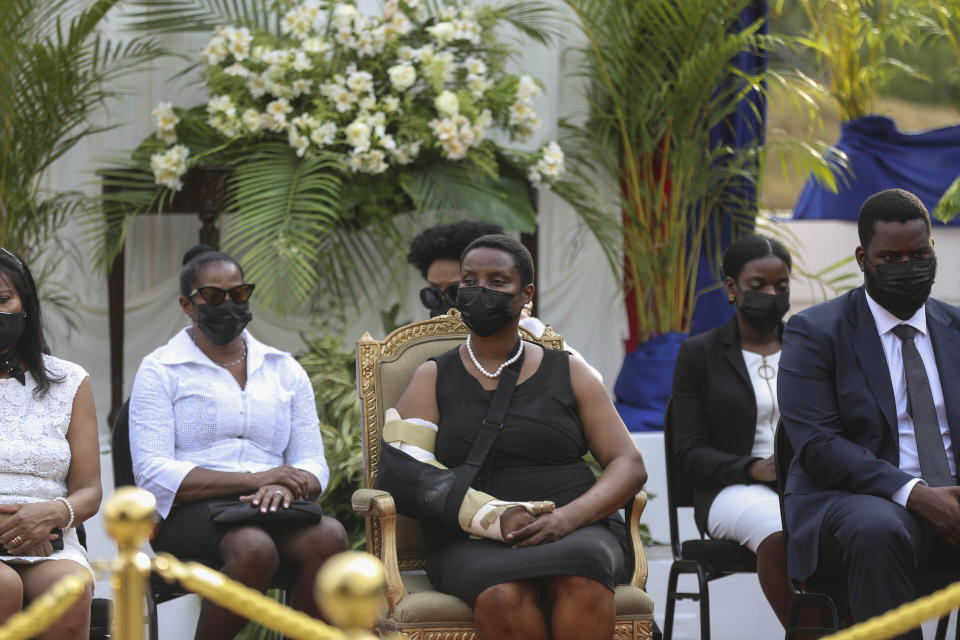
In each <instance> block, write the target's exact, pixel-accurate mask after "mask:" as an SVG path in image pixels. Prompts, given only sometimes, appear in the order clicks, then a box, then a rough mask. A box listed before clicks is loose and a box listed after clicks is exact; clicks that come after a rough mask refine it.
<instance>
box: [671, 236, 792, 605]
mask: <svg viewBox="0 0 960 640" xmlns="http://www.w3.org/2000/svg"><path fill="white" fill-rule="evenodd" d="M791 268H792V262H791V259H790V253H789V252H788V251H787V249H786V248H785V247H784V246H783V245H782V244H781V243H779V242H777V241H776V240H774V239H772V238H766V237H764V236H759V235H752V236H747V237H745V238H742V239H740V240H738V241H736V242H734V243H733V244H732V245H730V248H729V249H727V251H726V252H725V253H724V254H723V273H724V276H725V277H724V281H723V286H724V289H725V290H726V292H727V295H728V296H729V300H730V304H732V305H735V306H736V315H734V317H733V318H731V320H730V321H729V322H727V324H725V325H724V326H722V327H718V328H716V329H713V330H711V331H707V332H706V333H702V334H700V335H697V336H693V337H691V338H688V339H687V340H685V341H684V343H683V344H682V345H681V347H680V353H679V355H678V356H677V364H676V369H675V371H674V378H673V399H672V404H671V406H672V410H673V419H672V428H673V429H674V448H675V451H674V452H673V453H674V455H676V456H677V457H678V458H679V461H680V467H681V469H682V471H683V473H684V474H686V475H687V476H688V477H690V478H692V479H693V481H694V483H695V484H696V487H695V489H694V517H695V519H696V521H697V526H698V527H699V528H700V530H701V531H706V532H707V533H708V534H709V535H710V536H711V537H712V538H718V539H723V540H733V541H734V542H737V543H739V544H741V545H743V546H745V547H747V548H748V549H750V550H751V551H753V552H754V553H756V554H757V576H758V578H759V580H760V586H761V587H762V589H763V592H764V595H766V597H767V600H768V601H769V603H770V606H771V607H772V608H773V610H774V613H776V615H777V617H778V618H779V619H780V621H781V623H785V622H786V615H787V611H788V609H789V607H790V600H791V598H792V593H791V591H790V585H789V582H788V579H787V561H786V550H785V548H784V542H783V534H782V533H781V523H780V505H779V501H778V498H777V493H776V491H774V489H773V488H772V486H773V483H774V482H775V480H776V472H775V466H774V460H773V436H774V432H775V430H776V427H777V423H778V422H779V420H780V412H779V410H778V409H777V365H778V363H779V361H780V336H781V334H782V333H783V322H782V319H783V316H784V314H785V313H786V312H787V309H788V308H789V307H790V270H791Z"/></svg>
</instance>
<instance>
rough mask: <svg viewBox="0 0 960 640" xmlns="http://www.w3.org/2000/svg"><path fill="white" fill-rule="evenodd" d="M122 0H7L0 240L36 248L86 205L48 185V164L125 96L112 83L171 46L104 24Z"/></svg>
mask: <svg viewBox="0 0 960 640" xmlns="http://www.w3.org/2000/svg"><path fill="white" fill-rule="evenodd" d="M119 2H120V0H95V1H93V2H90V3H86V4H85V6H83V7H82V8H78V7H77V4H76V3H74V2H70V0H9V1H5V2H2V3H0V95H3V96H4V97H5V98H8V99H2V100H0V212H2V214H3V215H2V216H0V218H2V223H0V244H3V245H5V246H9V247H16V248H18V249H19V250H21V251H24V252H26V253H28V254H29V252H30V251H31V250H33V249H36V248H38V247H39V246H41V245H42V244H43V243H44V242H45V240H46V236H47V235H49V234H51V233H53V231H55V230H56V229H57V228H58V227H59V226H60V225H61V224H62V222H63V221H64V220H66V219H69V218H71V217H74V216H76V215H79V214H80V213H82V212H83V211H85V210H86V204H84V202H83V201H84V196H83V194H81V193H79V192H70V193H59V194H50V193H46V192H45V191H44V190H43V188H42V186H41V185H42V182H43V176H44V174H45V172H46V171H47V169H48V168H49V167H50V165H51V164H52V163H53V162H55V161H57V160H59V159H60V158H62V157H63V156H64V154H66V153H67V152H68V151H70V150H71V149H73V148H74V147H75V146H76V145H77V143H78V142H80V140H82V139H84V138H85V137H87V136H90V135H92V134H95V133H99V132H101V131H104V130H107V129H110V128H112V127H113V126H117V123H106V122H98V121H97V116H98V115H99V114H100V113H101V109H102V107H103V106H104V104H105V103H106V102H107V101H109V100H110V99H112V98H115V97H116V96H117V95H118V91H117V90H116V89H114V88H111V87H112V83H114V82H115V81H117V80H118V79H120V78H121V77H123V76H124V75H125V74H127V73H129V72H131V71H133V70H135V69H138V68H140V67H141V66H142V65H143V64H144V63H146V62H148V61H150V60H152V59H154V58H156V57H157V56H159V55H162V54H163V53H164V50H163V48H162V47H161V46H160V45H159V44H158V43H157V42H156V41H155V40H153V39H151V38H149V37H138V38H132V39H128V40H127V41H125V42H117V41H112V40H110V39H107V38H105V37H103V36H102V35H100V32H99V29H100V26H101V25H102V23H103V21H104V20H105V19H106V18H107V16H108V14H110V12H111V11H112V10H113V9H114V8H115V7H116V5H118V4H119Z"/></svg>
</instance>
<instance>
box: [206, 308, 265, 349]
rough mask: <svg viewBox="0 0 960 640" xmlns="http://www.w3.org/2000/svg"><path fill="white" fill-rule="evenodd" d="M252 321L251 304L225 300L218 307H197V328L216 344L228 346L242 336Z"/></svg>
mask: <svg viewBox="0 0 960 640" xmlns="http://www.w3.org/2000/svg"><path fill="white" fill-rule="evenodd" d="M251 320H253V314H252V313H251V312H250V303H249V302H243V303H239V302H234V301H233V300H224V301H223V302H221V303H220V304H218V305H216V306H214V305H212V304H198V305H197V328H198V329H200V332H201V333H203V335H205V336H207V338H209V339H210V342H213V343H214V344H219V345H224V344H227V343H228V342H230V341H231V340H233V339H234V338H236V337H237V336H238V335H240V332H241V331H243V328H244V327H245V326H247V324H248V323H249V322H250V321H251Z"/></svg>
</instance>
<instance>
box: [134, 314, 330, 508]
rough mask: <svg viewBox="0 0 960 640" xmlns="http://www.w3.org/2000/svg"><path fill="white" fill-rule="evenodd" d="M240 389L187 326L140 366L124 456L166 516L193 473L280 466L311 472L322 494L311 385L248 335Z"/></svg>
mask: <svg viewBox="0 0 960 640" xmlns="http://www.w3.org/2000/svg"><path fill="white" fill-rule="evenodd" d="M243 339H244V340H245V341H246V344H247V385H246V388H244V389H241V388H240V385H239V384H237V381H236V380H235V379H234V377H233V376H232V375H231V374H230V372H229V371H227V370H226V369H224V368H223V367H221V366H219V365H217V364H215V363H214V362H213V361H211V360H210V359H209V358H208V357H207V356H206V355H204V353H203V352H202V351H200V349H199V348H198V347H197V345H196V344H195V343H194V342H193V339H192V338H191V337H190V334H189V333H187V330H186V329H184V330H182V331H180V333H178V334H177V335H175V336H174V337H173V338H172V339H171V340H170V342H168V343H167V344H165V345H164V346H162V347H160V348H159V349H157V350H156V351H154V352H153V353H151V354H150V355H148V356H147V357H146V358H144V359H143V362H142V363H141V364H140V368H139V369H138V370H137V377H136V379H135V380H134V382H133V392H132V394H131V396H130V453H131V455H132V458H133V474H134V478H135V479H136V482H137V486H139V487H142V488H144V489H147V490H148V491H150V492H151V493H153V495H154V496H156V498H157V511H158V512H159V513H160V515H161V516H162V517H164V518H166V517H167V514H169V513H170V509H171V507H172V506H173V502H174V498H175V496H176V495H177V490H178V489H179V487H180V483H181V482H183V479H184V477H186V475H187V474H188V473H189V472H190V470H191V469H193V468H194V467H198V466H199V467H203V468H204V469H211V470H213V471H240V472H257V471H266V470H267V469H272V468H274V467H278V466H281V465H283V464H289V465H291V466H294V467H296V468H298V469H303V470H304V471H309V472H310V473H312V474H313V475H315V476H316V477H317V480H319V481H320V486H321V487H326V485H327V481H328V480H329V478H330V469H329V467H328V466H327V461H326V459H325V458H324V454H323V440H322V438H321V436H320V425H319V420H318V419H317V408H316V405H315V403H314V396H313V387H312V385H311V384H310V378H309V377H308V376H307V373H306V371H304V370H303V367H301V366H300V363H298V362H297V361H296V360H295V359H294V358H293V357H292V356H291V355H290V354H289V353H286V352H283V351H280V350H278V349H274V348H273V347H268V346H267V345H265V344H263V343H261V342H259V341H258V340H256V339H255V338H254V337H253V336H252V335H250V333H249V332H247V331H244V332H243Z"/></svg>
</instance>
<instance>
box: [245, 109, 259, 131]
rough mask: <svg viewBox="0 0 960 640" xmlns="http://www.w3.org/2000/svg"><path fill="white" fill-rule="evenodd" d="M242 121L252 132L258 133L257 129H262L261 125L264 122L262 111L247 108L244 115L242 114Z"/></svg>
mask: <svg viewBox="0 0 960 640" xmlns="http://www.w3.org/2000/svg"><path fill="white" fill-rule="evenodd" d="M240 121H241V122H242V123H243V126H244V127H246V129H247V131H249V132H250V133H256V132H257V131H260V127H261V126H262V124H263V120H262V118H261V116H260V112H259V111H257V110H256V109H247V110H245V111H244V112H243V115H241V116H240Z"/></svg>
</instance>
